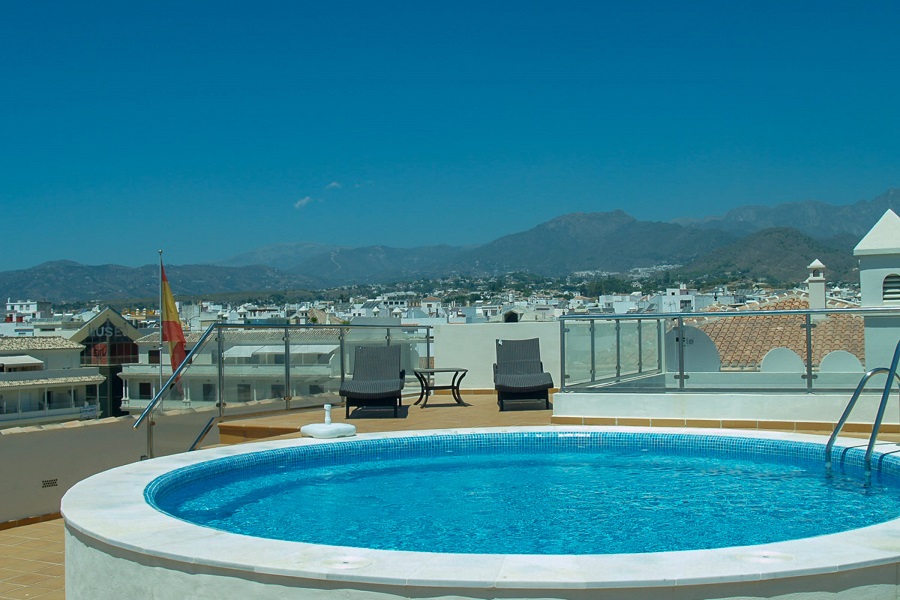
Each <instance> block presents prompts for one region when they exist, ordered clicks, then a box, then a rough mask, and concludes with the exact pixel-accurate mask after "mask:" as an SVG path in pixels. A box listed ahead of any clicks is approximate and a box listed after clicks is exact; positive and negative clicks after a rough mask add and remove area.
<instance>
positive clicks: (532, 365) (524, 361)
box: [494, 338, 553, 410]
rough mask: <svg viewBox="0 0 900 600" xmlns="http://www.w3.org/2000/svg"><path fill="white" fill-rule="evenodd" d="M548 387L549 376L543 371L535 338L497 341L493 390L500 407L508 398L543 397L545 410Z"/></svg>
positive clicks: (550, 379)
mask: <svg viewBox="0 0 900 600" xmlns="http://www.w3.org/2000/svg"><path fill="white" fill-rule="evenodd" d="M552 387H553V377H551V376H550V373H547V372H545V371H544V365H543V363H542V362H541V348H540V343H539V340H538V338H532V339H528V340H497V362H496V363H494V389H496V390H497V402H498V403H499V404H500V410H504V408H505V406H504V403H505V402H506V401H508V400H543V401H544V407H545V408H547V409H549V408H550V388H552Z"/></svg>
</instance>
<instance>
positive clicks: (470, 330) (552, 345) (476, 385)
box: [434, 321, 561, 390]
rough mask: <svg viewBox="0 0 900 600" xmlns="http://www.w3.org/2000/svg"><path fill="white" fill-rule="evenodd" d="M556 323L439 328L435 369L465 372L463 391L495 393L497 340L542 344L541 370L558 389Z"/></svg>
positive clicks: (435, 339) (558, 366)
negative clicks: (550, 377) (537, 339)
mask: <svg viewBox="0 0 900 600" xmlns="http://www.w3.org/2000/svg"><path fill="white" fill-rule="evenodd" d="M559 327H560V326H559V322H556V321H551V322H526V323H472V324H467V325H453V324H446V323H444V324H441V325H436V326H435V328H434V366H435V367H438V368H442V367H462V368H464V369H468V370H469V372H468V373H467V374H466V377H465V379H464V380H463V382H462V388H463V389H469V390H491V389H494V372H493V365H494V362H496V360H497V352H496V340H498V339H507V340H523V339H529V338H535V337H536V338H539V339H540V340H541V342H540V344H541V360H542V361H543V363H544V370H545V371H547V372H548V373H550V374H551V375H552V376H553V385H554V387H557V388H558V387H560V384H561V380H560V377H561V375H560V357H559V348H560V345H559Z"/></svg>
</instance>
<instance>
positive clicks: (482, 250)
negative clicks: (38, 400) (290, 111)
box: [0, 190, 900, 302]
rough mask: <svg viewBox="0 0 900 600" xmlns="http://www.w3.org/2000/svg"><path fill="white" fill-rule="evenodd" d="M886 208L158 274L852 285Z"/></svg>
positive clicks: (813, 205)
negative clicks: (678, 277) (655, 277)
mask: <svg viewBox="0 0 900 600" xmlns="http://www.w3.org/2000/svg"><path fill="white" fill-rule="evenodd" d="M888 208H893V209H894V210H895V212H900V190H889V191H888V192H886V193H885V194H882V195H881V196H879V197H878V198H875V199H874V200H870V201H860V202H857V203H855V204H852V205H848V206H834V205H830V204H825V203H822V202H795V203H788V204H782V205H779V206H774V207H753V206H747V207H740V208H735V209H733V210H731V211H729V212H728V213H726V214H725V215H724V216H721V217H710V218H708V219H702V220H694V221H687V220H680V221H679V222H672V223H663V222H651V221H639V220H637V219H635V218H634V217H631V216H630V215H628V214H627V213H625V212H624V211H622V210H616V211H612V212H607V213H599V212H598V213H572V214H568V215H562V216H560V217H557V218H555V219H552V220H550V221H547V222H546V223H542V224H540V225H537V226H536V227H533V228H532V229H530V230H528V231H523V232H520V233H515V234H511V235H507V236H503V237H501V238H498V239H496V240H494V241H492V242H490V243H487V244H484V245H481V246H474V247H467V248H460V247H455V246H447V245H440V246H426V247H419V248H392V247H388V246H369V247H364V248H349V247H342V246H329V245H324V244H312V243H306V242H299V243H283V244H273V245H269V246H265V247H263V248H259V249H258V250H255V251H252V252H247V253H244V254H241V255H237V256H233V257H230V258H227V259H224V260H223V261H220V262H219V263H218V264H216V265H180V266H179V265H166V274H167V276H168V278H169V281H170V283H171V285H172V289H173V291H174V293H175V294H176V296H179V295H181V296H184V295H192V296H200V295H204V294H219V293H226V292H244V291H246V292H253V291H260V292H267V291H270V292H284V291H287V290H296V289H321V288H327V287H336V286H341V285H349V284H372V283H390V282H394V281H402V280H411V279H424V278H439V277H444V276H449V275H454V274H458V275H469V276H490V275H496V274H503V273H508V272H513V271H524V272H531V273H534V274H537V275H546V276H563V275H567V274H569V273H572V272H574V271H608V272H624V271H627V270H629V269H632V268H636V267H649V266H655V265H659V264H682V265H686V266H685V267H684V268H683V269H682V270H681V271H682V272H683V273H690V274H693V275H704V274H720V273H725V272H728V271H731V272H740V273H743V274H745V275H747V276H749V277H754V278H770V279H772V280H774V281H781V282H799V281H802V280H803V279H805V278H806V270H805V267H806V265H808V264H809V263H810V262H812V260H814V259H816V258H818V259H819V260H821V261H822V262H824V263H825V265H826V266H827V267H828V269H829V270H828V277H829V279H830V280H836V279H840V280H844V281H855V277H856V276H855V271H854V269H855V267H856V261H855V259H854V258H853V256H852V249H853V247H854V246H855V245H856V243H857V242H858V241H859V240H860V239H861V238H862V236H863V235H865V233H866V232H868V230H869V229H871V227H872V226H873V225H874V224H875V223H876V222H877V221H878V219H879V218H881V216H882V215H883V214H884V211H885V210H887V209H888ZM225 265H231V266H225ZM158 278H159V267H158V266H157V265H146V266H143V267H137V268H132V267H124V266H120V265H100V266H87V265H81V264H78V263H74V262H72V261H66V260H61V261H54V262H48V263H44V264H41V265H38V266H36V267H32V268H30V269H24V270H17V271H6V272H0V294H5V295H6V297H9V298H13V299H21V300H26V299H30V300H50V301H54V302H77V301H102V300H112V299H124V298H135V299H137V298H143V299H150V298H155V297H157V295H158V293H159V291H158V290H159V287H158V286H159V283H158Z"/></svg>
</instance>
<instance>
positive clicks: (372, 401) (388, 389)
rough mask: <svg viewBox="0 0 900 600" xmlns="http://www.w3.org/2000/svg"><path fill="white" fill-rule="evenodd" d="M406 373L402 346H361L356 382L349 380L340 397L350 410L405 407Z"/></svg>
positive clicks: (357, 355)
mask: <svg viewBox="0 0 900 600" xmlns="http://www.w3.org/2000/svg"><path fill="white" fill-rule="evenodd" d="M405 379H406V372H405V371H404V370H402V369H401V368H400V346H357V347H356V351H355V354H354V360H353V379H345V380H344V382H343V383H341V387H340V390H339V391H338V393H339V394H340V395H341V397H343V398H344V402H345V403H346V406H347V418H349V417H350V407H351V406H383V407H393V409H394V416H395V417H396V416H397V408H398V407H400V406H402V405H403V402H402V400H401V396H400V395H401V392H402V390H403V383H404V380H405Z"/></svg>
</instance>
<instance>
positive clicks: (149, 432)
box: [146, 413, 153, 458]
mask: <svg viewBox="0 0 900 600" xmlns="http://www.w3.org/2000/svg"><path fill="white" fill-rule="evenodd" d="M146 457H147V458H153V413H150V415H148V418H147V454H146Z"/></svg>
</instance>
